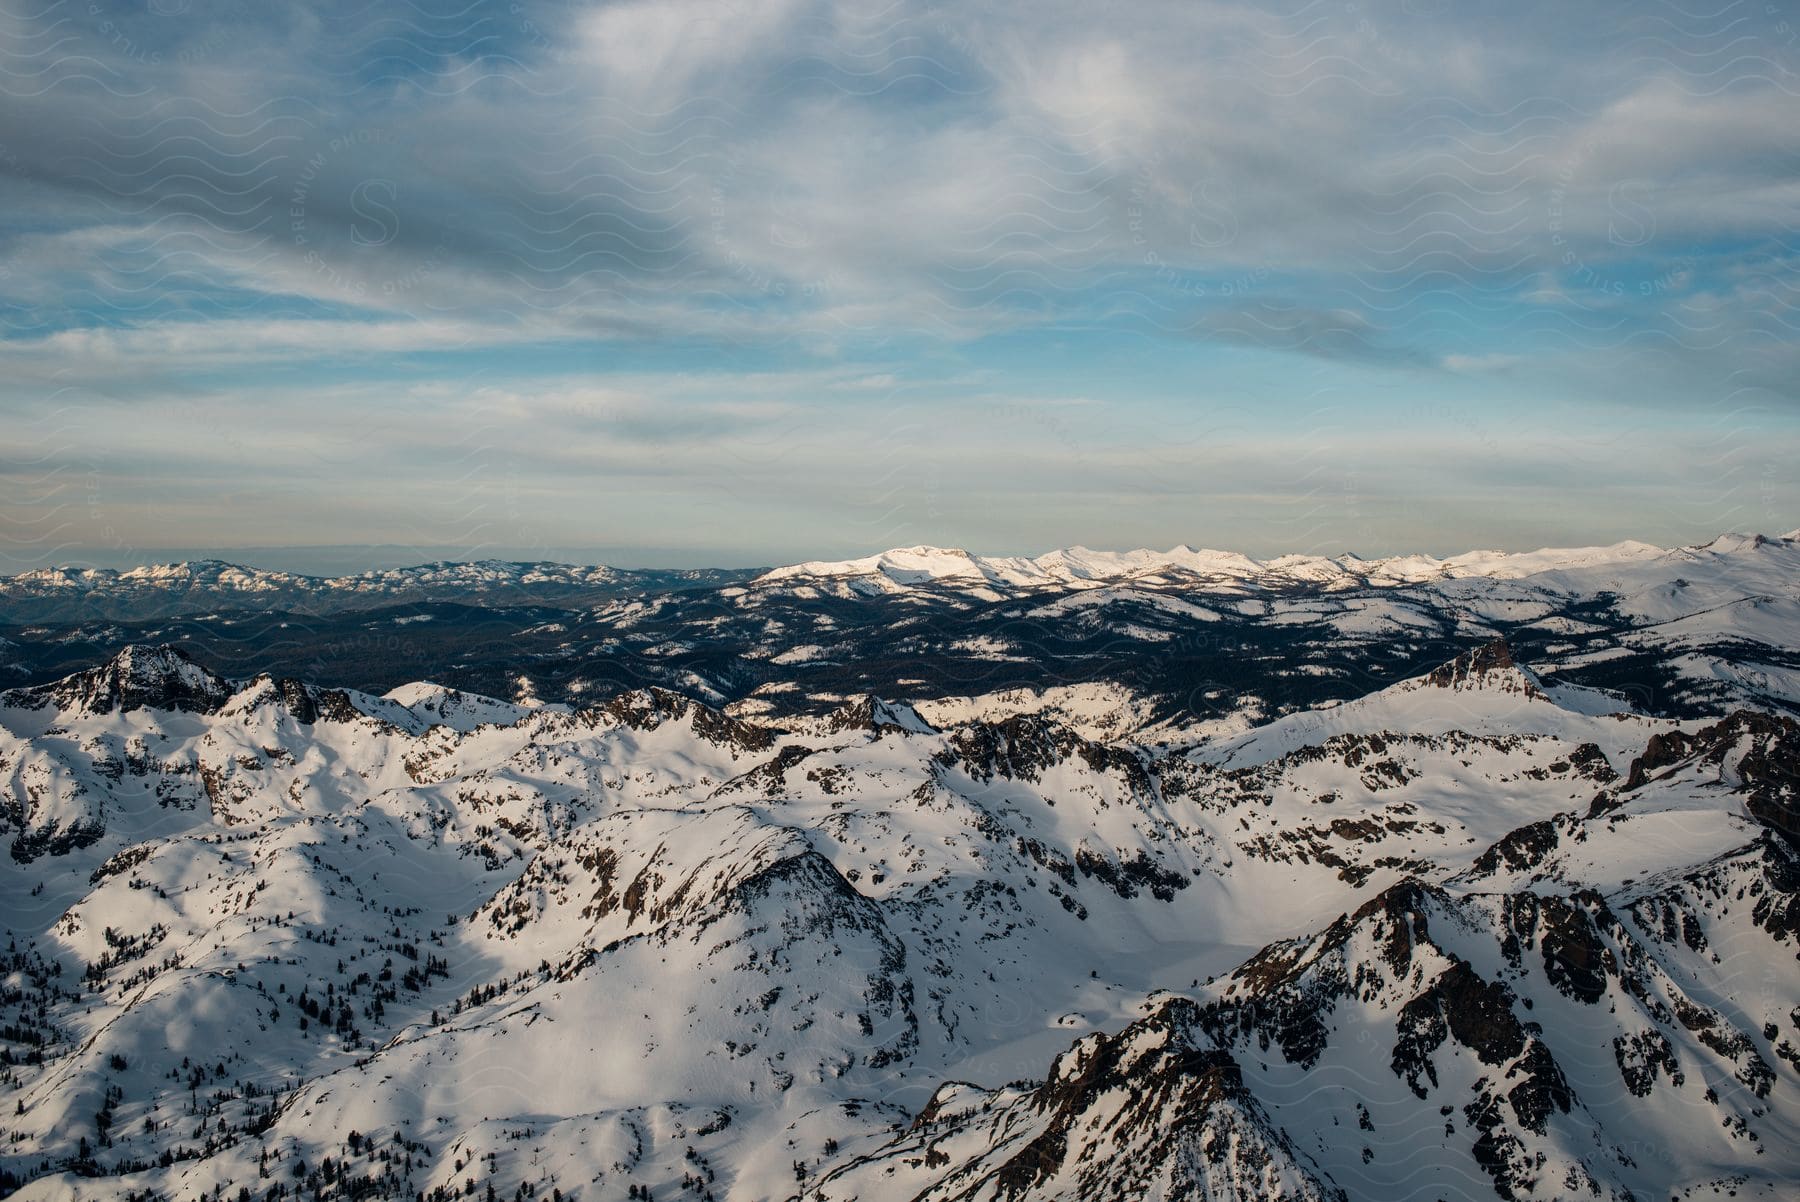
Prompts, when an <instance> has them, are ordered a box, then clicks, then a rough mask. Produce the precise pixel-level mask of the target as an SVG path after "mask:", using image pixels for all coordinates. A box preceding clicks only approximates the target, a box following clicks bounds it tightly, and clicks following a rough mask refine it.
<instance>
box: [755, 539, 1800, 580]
mask: <svg viewBox="0 0 1800 1202" xmlns="http://www.w3.org/2000/svg"><path fill="white" fill-rule="evenodd" d="M1797 539H1800V530H1796V531H1792V532H1790V533H1788V534H1786V535H1783V536H1782V537H1781V538H1780V539H1779V540H1770V539H1766V538H1764V536H1762V535H1745V534H1723V535H1720V536H1719V537H1718V538H1716V539H1714V540H1712V541H1711V542H1709V543H1705V544H1702V545H1699V546H1694V547H1681V548H1674V549H1665V548H1662V547H1657V546H1653V545H1651V544H1649V543H1644V542H1637V541H1634V540H1626V541H1624V542H1618V543H1614V544H1612V545H1611V546H1605V547H1545V548H1541V549H1539V550H1536V551H1492V550H1484V551H1468V552H1465V553H1463V554H1461V555H1454V556H1451V557H1449V558H1447V559H1439V558H1436V557H1434V556H1430V555H1394V556H1387V557H1384V558H1379V559H1363V558H1361V557H1359V556H1357V555H1354V554H1348V553H1347V554H1343V555H1337V556H1322V555H1282V556H1278V557H1275V558H1272V559H1266V560H1258V559H1253V558H1251V557H1250V556H1248V555H1244V554H1241V553H1239V552H1235V551H1217V550H1210V549H1203V548H1195V547H1190V546H1185V545H1183V546H1179V547H1175V548H1172V549H1171V550H1168V551H1155V550H1150V549H1146V548H1140V549H1138V550H1135V551H1095V550H1090V549H1089V548H1086V547H1068V548H1065V549H1062V550H1058V551H1051V552H1049V553H1048V554H1045V555H1040V556H1037V557H1035V558H1030V557H1025V556H982V555H975V554H972V553H971V552H968V551H965V550H962V549H960V548H954V547H931V546H917V547H896V548H893V549H891V550H887V551H882V552H879V553H877V554H875V555H869V556H865V557H863V558H861V559H847V560H837V561H812V562H807V563H799V564H792V565H789V566H787V567H780V568H775V569H773V570H772V571H768V572H765V573H763V574H762V575H761V576H758V577H757V578H756V580H755V581H753V583H754V584H757V585H777V584H785V583H796V584H804V583H805V582H807V581H809V580H827V581H842V580H857V581H865V582H867V584H868V585H869V586H870V587H871V588H873V589H876V590H879V591H883V592H887V591H894V590H896V589H904V588H908V587H911V586H913V585H919V584H940V583H941V584H944V585H948V586H953V587H966V586H975V587H981V586H983V585H989V586H998V587H1001V588H1013V589H1016V588H1046V587H1063V588H1068V587H1076V588H1081V587H1093V586H1095V585H1099V584H1109V583H1116V582H1118V581H1121V580H1130V579H1152V580H1153V579H1156V578H1168V577H1178V578H1202V579H1209V580H1215V581H1243V582H1251V583H1258V582H1279V583H1283V584H1289V585H1311V586H1315V587H1324V588H1334V587H1350V586H1353V585H1359V584H1376V585H1381V584H1390V585H1393V584H1416V583H1422V582H1425V581H1430V580H1444V579H1454V578H1459V577H1471V576H1484V577H1491V578H1495V579H1507V580H1510V579H1519V578H1522V577H1526V576H1533V575H1537V574H1538V573H1540V572H1548V571H1556V570H1559V569H1568V568H1583V567H1594V566H1599V565H1603V564H1614V563H1627V562H1633V561H1641V560H1652V559H1660V558H1665V557H1670V556H1681V555H1693V554H1696V553H1704V552H1713V553H1720V554H1724V553H1729V552H1732V551H1736V550H1740V549H1743V548H1744V547H1746V546H1755V545H1761V544H1764V543H1767V542H1770V541H1780V542H1792V541H1796V540H1797Z"/></svg>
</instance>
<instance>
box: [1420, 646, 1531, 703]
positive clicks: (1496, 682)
mask: <svg viewBox="0 0 1800 1202" xmlns="http://www.w3.org/2000/svg"><path fill="white" fill-rule="evenodd" d="M1425 683H1426V684H1427V685H1429V686H1430V687H1432V688H1438V689H1451V690H1463V689H1500V690H1502V691H1505V692H1516V693H1519V694H1521V695H1524V696H1528V697H1543V696H1544V695H1545V694H1544V689H1543V685H1542V684H1541V683H1540V682H1539V680H1538V678H1537V676H1536V675H1535V674H1533V673H1532V672H1531V671H1530V670H1529V669H1527V668H1524V667H1521V666H1520V665H1519V664H1517V663H1515V662H1514V661H1513V654H1512V648H1511V647H1509V646H1508V645H1507V643H1506V640H1505V639H1495V640H1494V641H1493V642H1491V643H1488V644H1486V645H1484V646H1481V647H1477V648H1475V649H1474V650H1472V651H1465V652H1463V654H1461V655H1459V656H1457V657H1456V658H1455V659H1453V660H1451V661H1449V662H1448V663H1446V664H1444V665H1443V666H1442V667H1439V668H1436V669H1433V670H1432V671H1431V672H1430V673H1429V674H1427V675H1426V677H1425Z"/></svg>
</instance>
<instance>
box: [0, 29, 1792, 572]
mask: <svg viewBox="0 0 1800 1202" xmlns="http://www.w3.org/2000/svg"><path fill="white" fill-rule="evenodd" d="M1797 268H1800V7H1796V6H1793V5H1788V4H1782V3H1769V2H1768V0H1738V2H1736V3H1724V4H1718V3H1711V4H1700V5H1691V6H1690V5H1688V4H1686V3H1685V0H1684V3H1683V4H1679V5H1678V4H1676V3H1663V2H1658V0H1650V2H1649V3H1645V2H1642V0H1624V2H1620V3H1605V2H1597V3H1592V4H1582V5H1566V4H1551V3H1529V2H1528V3H1523V4H1519V5H1508V6H1490V5H1466V4H1456V3H1452V2H1451V0H1399V2H1395V3H1381V2H1375V0H1351V2H1339V0H1314V2H1312V3H1299V2H1291V3H1283V4H1270V5H1244V4H1220V3H1211V2H1210V0H1178V2H1172V3H1159V2H1154V0H1151V2H1142V3H1123V2H1120V0H1082V2H1080V3H1075V2H1064V0H1033V2H1032V3H1029V4H1026V3H1018V2H1009V0H996V2H993V3H984V4H980V5H958V6H942V5H939V4H936V3H934V2H931V0H922V2H913V0H869V2H867V3H863V2H857V0H853V2H849V3H815V2H812V0H760V2H758V3H752V4H733V3H712V2H708V0H656V2H645V0H628V2H608V3H585V2H576V0H569V2H564V0H503V2H498V3H489V2H485V0H474V2H471V0H448V2H446V3H438V2H436V0H398V2H391V0H354V2H353V3H343V4H337V3H332V2H331V0H320V2H318V3H309V4H305V5H277V4H255V5H246V4H241V3H235V2H234V3H212V2H210V0H133V2H131V3H112V2H109V0H37V2H34V3H27V4H15V5H7V6H5V9H4V11H0V431H4V433H3V434H0V572H16V571H24V570H28V569H31V568H35V567H41V566H45V565H48V564H55V563H104V564H110V565H120V564H129V563H137V562H148V561H155V560H157V559H159V558H162V557H165V556H169V555H174V554H176V553H179V555H181V556H183V557H186V556H189V555H198V554H200V553H208V554H225V555H226V556H227V557H230V554H229V553H230V552H231V551H233V550H234V549H236V550H240V551H245V550H247V549H255V558H256V559H257V560H258V562H259V563H261V564H262V565H264V566H271V567H296V568H302V569H304V567H305V566H307V565H308V564H313V563H318V562H323V561H324V560H326V559H329V560H330V562H331V565H332V568H333V570H346V569H348V568H350V567H353V566H355V564H356V563H357V562H358V561H367V562H369V563H370V564H373V563H375V562H377V561H379V562H381V563H397V562H407V561H418V560H426V559H442V558H452V559H466V558H487V557H505V558H525V559H537V558H555V559H577V560H580V559H604V561H606V562H613V563H618V564H621V565H625V566H640V565H641V566H665V565H674V566H683V565H696V564H716V565H721V566H741V565H751V564H770V563H781V562H791V561H795V560H801V559H813V558H832V557H839V556H848V555H857V554H866V553H869V552H871V551H874V550H878V549H881V548H884V547H890V546H906V545H913V544H919V543H926V544H934V545H940V546H963V547H968V548H970V549H972V550H975V551H978V552H984V553H1005V554H1025V553H1040V552H1043V551H1046V550H1049V549H1051V548H1055V547H1060V546H1067V545H1086V546H1093V547H1105V548H1127V547H1137V546H1154V547H1169V546H1173V545H1176V544H1181V543H1186V544H1191V545H1196V546H1212V547H1219V548H1227V549H1233V550H1242V551H1246V552H1248V553H1251V554H1258V555H1274V554H1281V553H1287V552H1306V553H1338V552H1342V551H1354V552H1357V553H1360V554H1364V555H1377V554H1389V553H1398V552H1405V551H1426V552H1432V553H1438V554H1447V553H1454V552H1458V551H1463V550H1467V549H1471V548H1478V547H1496V548H1508V549H1526V548H1531V547H1537V546H1543V545H1585V544H1591V543H1610V542H1613V541H1617V540H1619V539H1624V538H1638V539H1644V540H1646V541H1651V542H1658V543H1662V544H1665V545H1674V544H1679V543H1689V542H1701V541H1705V540H1706V539H1708V538H1710V537H1712V536H1713V535H1715V534H1717V533H1719V532H1721V531H1725V530H1744V531H1757V532H1763V533H1770V534H1777V533H1782V532H1785V531H1788V530H1791V529H1793V528H1794V527H1796V526H1800V471H1796V469H1795V467H1794V465H1795V464H1796V463H1800V338H1797V337H1796V335H1797V334H1800V309H1797V302H1800V273H1797ZM359 548H366V549H365V550H359Z"/></svg>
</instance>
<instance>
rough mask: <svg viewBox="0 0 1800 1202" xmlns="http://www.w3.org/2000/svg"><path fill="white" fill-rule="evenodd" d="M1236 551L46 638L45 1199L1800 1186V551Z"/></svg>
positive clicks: (271, 616)
mask: <svg viewBox="0 0 1800 1202" xmlns="http://www.w3.org/2000/svg"><path fill="white" fill-rule="evenodd" d="M1229 558H1230V557H1220V556H1215V555H1213V554H1212V553H1206V552H1195V553H1190V552H1185V551H1183V552H1180V553H1171V554H1170V555H1168V556H1157V555H1152V554H1150V553H1134V554H1127V555H1120V556H1107V555H1101V554H1098V553H1090V552H1081V551H1069V552H1064V553H1057V554H1056V555H1054V556H1046V557H1042V558H1040V559H1038V560H1030V561H1010V560H1009V561H997V560H982V559H979V558H977V557H971V556H965V555H962V554H961V553H949V552H938V551H933V550H930V549H912V550H908V551H895V552H889V553H886V554H885V555H882V556H877V557H873V558H872V559H871V560H865V561H850V562H848V563H844V564H808V565H800V566H798V567H795V568H788V569H777V570H775V571H772V572H768V573H762V574H757V575H753V576H748V577H740V578H735V579H732V580H726V581H701V580H696V581H691V582H689V583H687V584H684V585H683V586H682V587H679V588H669V587H665V585H663V584H659V585H657V586H656V589H655V590H654V591H648V592H639V593H635V594H628V595H627V594H622V595H618V596H614V597H611V598H608V599H604V600H599V601H595V602H593V603H592V604H586V603H585V601H584V603H583V604H582V606H581V607H570V608H557V607H556V606H554V605H546V604H543V603H541V602H522V601H517V600H514V599H508V600H504V601H496V602H495V603H494V604H474V603H472V602H471V601H470V600H469V599H467V598H464V599H461V600H456V601H451V600H430V599H427V600H418V599H409V600H404V601H402V602H400V603H398V604H394V605H390V606H374V607H360V606H359V607H358V608H355V609H349V610H345V611H342V612H341V613H335V614H334V613H316V614H312V615H299V614H295V613H293V612H291V611H283V610H278V609H270V610H256V609H254V608H250V607H246V608H243V609H240V610H233V611H231V612H229V613H221V614H219V615H216V616H212V617H207V616H206V615H204V614H202V615H195V616H194V617H189V618H176V619H171V618H167V617H156V616H152V617H148V618H144V619H141V620H138V619H131V620H128V619H124V618H103V619H81V620H77V621H73V622H68V623H20V624H18V625H15V626H12V627H9V628H7V629H6V631H5V638H6V639H7V640H8V642H7V643H6V644H5V645H4V646H0V651H3V652H5V654H6V655H7V657H8V661H7V662H9V663H12V664H14V665H15V666H17V667H18V669H19V670H18V671H16V672H15V673H14V675H15V677H16V678H18V680H19V683H18V684H16V685H15V686H13V687H11V688H10V689H8V690H6V691H4V692H0V780H3V781H4V782H5V783H4V790H3V792H0V802H3V803H4V804H3V806H0V842H4V844H5V845H6V847H7V854H6V855H5V856H4V857H0V874H4V879H5V882H6V884H5V890H6V892H5V897H6V899H7V901H6V905H5V914H6V921H7V928H8V929H7V936H8V946H7V949H6V953H5V954H6V968H5V976H4V978H0V1057H3V1058H0V1089H3V1090H4V1092H0V1116H4V1117H0V1127H3V1128H4V1134H3V1137H0V1188H3V1189H5V1190H6V1191H9V1192H13V1191H16V1193H17V1196H19V1197H22V1198H32V1199H37V1198H45V1199H48V1198H59V1199H60V1198H70V1197H121V1198H127V1197H129V1198H159V1199H170V1200H173V1199H188V1198H195V1197H201V1198H215V1197H216V1198H225V1197H234V1198H246V1199H247V1198H258V1199H262V1198H267V1199H272V1200H274V1202H280V1200H282V1199H286V1198H290V1197H293V1198H300V1197H308V1198H317V1199H321V1200H322V1199H338V1198H344V1199H356V1198H376V1197H385V1198H408V1199H417V1198H421V1197H423V1198H426V1199H431V1200H433V1202H448V1199H451V1198H466V1197H475V1198H499V1197H501V1196H504V1197H508V1198H515V1199H526V1198H544V1199H549V1200H550V1202H556V1199H559V1198H568V1199H581V1200H598V1199H605V1200H608V1202H610V1200H612V1199H618V1198H630V1199H637V1198H645V1197H650V1198H658V1199H664V1200H665V1202H666V1200H668V1199H679V1198H693V1199H706V1198H709V1197H710V1198H715V1199H727V1198H730V1199H744V1200H752V1199H757V1200H760V1199H770V1200H776V1199H779V1200H793V1202H804V1200H815V1199H827V1200H840V1202H850V1200H852V1199H857V1200H861V1202H876V1200H881V1199H944V1200H949V1199H996V1200H998V1199H1020V1200H1023V1199H1034V1200H1035V1199H1068V1200H1071V1202H1073V1200H1076V1199H1079V1200H1082V1202H1086V1200H1088V1199H1098V1198H1121V1199H1126V1198H1164V1199H1174V1198H1237V1199H1252V1198H1294V1199H1358V1200H1361V1199H1371V1200H1372V1199H1383V1200H1386V1199H1406V1198H1419V1199H1431V1198H1454V1199H1474V1198H1494V1197H1498V1198H1505V1199H1553V1198H1556V1199H1560V1198H1572V1197H1589V1198H1609V1199H1621V1200H1623V1199H1626V1198H1632V1199H1640V1200H1641V1199H1648V1198H1663V1197H1669V1198H1676V1199H1682V1200H1684V1202H1685V1200H1686V1199H1690V1198H1703V1197H1704V1198H1711V1197H1720V1198H1723V1197H1742V1198H1755V1197H1764V1198H1781V1197H1790V1196H1792V1190H1793V1183H1794V1182H1795V1181H1796V1180H1800V905H1797V903H1796V897H1795V895H1796V890H1797V889H1800V852H1797V850H1796V844H1795V840H1796V838H1800V722H1796V720H1795V718H1794V711H1795V709H1796V708H1797V707H1800V689H1796V687H1795V680H1796V672H1797V671H1800V663H1796V658H1795V657H1796V654H1797V649H1800V637H1797V636H1800V621H1796V618H1797V617H1800V615H1797V614H1796V612H1795V607H1796V605H1797V604H1800V542H1797V541H1796V540H1795V539H1793V538H1791V537H1790V538H1786V539H1766V538H1756V537H1726V538H1722V539H1720V540H1716V541H1715V542H1714V543H1712V544H1709V545H1708V546H1705V547H1699V548H1686V549H1681V550H1676V551H1656V550H1654V549H1651V548H1645V547H1642V546H1640V545H1631V544H1622V545H1621V546H1619V547H1615V548H1607V549H1604V550H1602V551H1597V552H1544V553H1537V554H1536V555H1533V556H1513V557H1504V556H1486V557H1467V556H1465V557H1458V558H1457V559H1455V560H1444V561H1437V560H1429V561H1427V560H1423V559H1421V560H1417V561H1408V562H1409V563H1410V565H1411V566H1405V565H1403V564H1402V563H1401V562H1400V561H1382V563H1381V565H1380V566H1376V565H1374V564H1373V563H1365V562H1364V561H1355V562H1354V565H1352V566H1346V564H1345V563H1344V562H1342V561H1338V560H1332V561H1309V562H1308V564H1307V565H1306V566H1301V565H1299V564H1298V563H1297V562H1295V561H1272V562H1270V563H1267V564H1250V563H1249V561H1244V562H1243V563H1236V562H1235V561H1233V562H1230V563H1228V562H1226V560H1227V559H1229ZM1327 562H1329V563H1332V564H1335V565H1336V567H1335V568H1333V569H1327V568H1326V567H1325V566H1324V564H1325V563H1327ZM958 565H966V566H958ZM1026 565H1030V566H1026ZM456 575H457V573H447V574H446V577H447V578H448V577H454V576H456ZM501 575H502V576H505V575H506V574H505V573H501ZM94 587H96V588H99V587H102V586H101V585H98V584H97V585H95V586H94ZM133 587H137V586H135V585H134V586H133ZM189 591H191V589H190V590H189ZM552 626H558V627H561V629H559V630H549V629H545V628H547V627H552ZM281 630H290V631H295V632H296V633H294V634H292V635H290V636H278V638H277V641H278V640H279V637H287V638H289V639H290V643H289V644H288V647H289V649H288V650H283V649H281V647H279V646H277V647H276V648H275V649H274V650H273V651H271V650H269V649H268V648H266V647H264V646H261V645H260V643H261V640H263V639H264V638H265V637H266V636H267V635H269V634H270V632H274V631H281ZM392 631H398V632H402V635H401V637H403V638H406V639H413V640H416V641H417V642H418V645H419V646H420V648H421V649H422V650H421V651H420V653H419V656H420V658H419V660H418V661H417V662H428V663H429V662H439V663H442V664H444V665H445V666H446V667H450V666H451V665H456V664H462V665H464V667H462V668H460V669H458V668H454V667H450V670H449V671H447V672H441V673H440V672H432V673H424V674H421V675H420V676H419V677H417V678H411V679H406V680H401V681H398V682H395V683H391V684H385V685H382V687H379V688H377V687H375V686H376V685H378V684H382V682H381V681H380V680H375V679H370V680H366V681H365V685H358V684H357V683H355V678H356V677H357V676H358V674H359V673H360V674H361V675H362V676H363V677H366V678H374V677H378V676H379V675H380V673H379V672H377V671H375V670H374V665H372V664H370V663H363V664H362V665H361V666H358V665H357V662H356V661H357V653H356V651H355V649H354V647H355V645H354V642H353V640H354V638H355V637H356V636H357V634H358V633H360V634H369V633H370V632H392ZM532 631H536V632H537V633H535V634H533V633H530V632H532ZM146 635H160V636H162V637H148V638H147V637H144V636H146ZM380 637H387V635H386V634H385V633H382V634H381V635H380ZM333 638H335V639H339V640H352V641H351V642H350V644H349V646H350V649H349V650H346V651H345V652H343V653H342V654H341V655H339V656H338V657H337V658H335V659H329V660H325V659H321V662H326V663H328V664H329V665H331V667H332V670H331V671H330V672H328V673H325V674H324V675H323V676H321V675H320V674H317V673H302V672H290V671H285V670H279V669H276V668H265V667H258V666H255V665H256V664H257V663H258V661H257V657H258V656H263V657H265V658H266V659H271V660H279V659H280V657H281V656H283V655H288V656H293V657H301V656H304V655H307V654H313V655H315V656H318V654H319V653H318V649H319V648H320V647H321V646H323V645H324V644H325V643H326V642H327V641H328V640H330V639H333ZM440 640H441V641H440ZM309 648H310V649H311V651H310V652H309V650H308V649H309ZM221 649H222V650H223V651H224V652H225V654H222V655H218V654H214V652H215V651H219V650H221ZM57 656H62V657H64V659H62V660H58V659H56V657H57ZM34 657H35V658H34ZM433 657H436V658H435V659H434V658H433ZM369 658H371V655H370V653H369V652H367V651H365V652H364V653H363V659H365V660H367V659H369ZM409 662H413V661H407V660H405V659H404V658H403V657H400V658H396V659H395V660H394V661H393V662H392V664H390V666H392V667H401V668H403V667H405V666H407V664H408V663H409ZM608 664H611V665H613V667H612V668H610V669H608V668H607V667H606V665H608ZM488 665H491V666H488ZM65 669H66V670H65ZM458 672H461V673H462V679H460V680H459V679H457V673H458ZM472 678H473V679H491V680H495V681H498V682H500V683H501V684H503V685H504V686H506V687H504V688H501V689H498V690H487V691H485V692H484V691H482V690H479V689H474V688H470V687H465V684H464V681H466V680H468V679H472ZM427 679H430V680H431V682H430V683H426V682H425V681H426V680H427ZM971 684H972V685H974V686H975V687H968V686H970V685H971ZM365 686H366V687H365ZM576 686H579V687H576Z"/></svg>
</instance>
